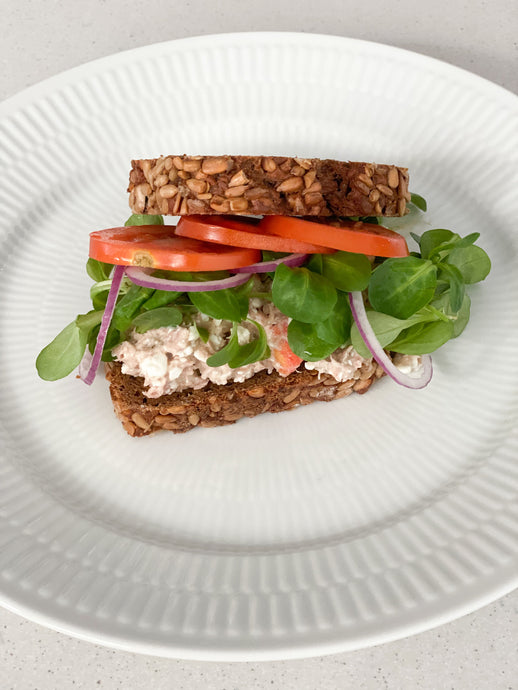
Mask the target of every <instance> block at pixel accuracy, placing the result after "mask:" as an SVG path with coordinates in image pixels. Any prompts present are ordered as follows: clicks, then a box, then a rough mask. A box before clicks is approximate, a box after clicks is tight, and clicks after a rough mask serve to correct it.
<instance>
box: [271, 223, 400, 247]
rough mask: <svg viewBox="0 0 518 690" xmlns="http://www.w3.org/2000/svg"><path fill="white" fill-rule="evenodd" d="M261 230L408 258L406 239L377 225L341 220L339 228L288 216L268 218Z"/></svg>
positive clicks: (324, 243) (334, 245)
mask: <svg viewBox="0 0 518 690" xmlns="http://www.w3.org/2000/svg"><path fill="white" fill-rule="evenodd" d="M259 231H263V232H268V233H272V234H273V235H279V236H280V237H288V238H290V239H295V240H299V241H301V242H318V243H319V244H322V245H324V246H325V247H330V248H332V249H339V250H342V251H345V252H353V253H354V254H367V255H369V256H391V257H394V256H408V247H407V243H406V240H405V238H404V237H403V236H402V235H400V234H398V233H397V232H394V231H393V230H389V229H388V228H385V227H383V226H382V225H374V224H373V223H363V222H361V221H353V220H341V221H337V223H336V226H335V225H325V224H323V223H315V222H314V221H309V220H302V219H301V218H292V217H286V216H265V217H264V218H263V219H262V220H261V222H260V223H259Z"/></svg>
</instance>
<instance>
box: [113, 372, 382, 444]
mask: <svg viewBox="0 0 518 690" xmlns="http://www.w3.org/2000/svg"><path fill="white" fill-rule="evenodd" d="M382 376H383V370H382V369H381V367H379V365H377V364H376V362H374V361H367V362H365V363H364V364H363V365H362V367H360V368H359V369H358V370H357V371H356V372H355V374H354V377H353V378H351V379H349V380H347V381H345V382H338V381H337V380H336V379H335V378H333V377H332V376H330V375H329V374H323V375H322V374H321V375H320V376H319V374H318V372H316V371H309V370H308V369H305V368H304V367H300V369H298V370H297V371H295V372H293V373H292V374H290V375H289V376H286V377H282V376H280V375H279V374H278V373H277V372H272V373H271V374H268V373H267V372H266V371H261V372H259V373H258V374H255V375H254V376H252V377H251V378H250V379H247V380H246V381H243V382H241V383H228V384H226V385H224V386H218V385H216V384H213V383H209V384H207V386H206V387H205V388H202V389H200V390H188V391H183V392H181V393H170V394H169V395H163V396H161V397H159V398H148V397H146V394H145V390H144V387H143V379H142V378H137V377H134V376H128V375H127V374H123V373H122V370H121V364H120V363H119V362H112V363H110V364H108V365H107V366H106V378H107V379H108V381H109V382H110V394H111V397H112V402H113V407H114V410H115V414H116V415H117V417H118V418H119V419H120V420H121V422H122V426H123V427H124V429H125V430H126V431H127V433H128V434H129V435H130V436H146V435H148V434H151V433H153V432H155V431H159V430H168V431H173V432H174V433H183V432H185V431H189V430H190V429H193V428H194V427H197V426H201V427H215V426H224V425H227V424H233V423H234V422H236V421H237V420H238V419H241V418H242V417H255V416H256V415H258V414H262V413H263V412H284V411H286V410H291V409H293V408H294V407H298V406H299V405H308V404H310V403H313V402H317V401H330V400H337V399H338V398H345V397H346V396H348V395H351V394H352V393H353V392H354V393H360V394H363V393H366V392H367V390H369V388H370V387H371V385H372V384H373V383H374V381H376V380H377V379H379V378H381V377H382Z"/></svg>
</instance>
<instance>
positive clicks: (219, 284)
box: [126, 266, 250, 292]
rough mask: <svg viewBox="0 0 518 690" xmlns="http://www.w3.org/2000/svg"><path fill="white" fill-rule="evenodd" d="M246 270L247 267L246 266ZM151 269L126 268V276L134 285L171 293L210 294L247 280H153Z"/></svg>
mask: <svg viewBox="0 0 518 690" xmlns="http://www.w3.org/2000/svg"><path fill="white" fill-rule="evenodd" d="M247 269H248V266H247ZM150 270H152V269H149V268H147V269H145V268H138V267H137V266H126V276H127V277H128V278H129V279H130V280H131V282H132V283H135V285H140V286H141V287H147V288H152V289H154V290H169V291H171V292H211V291H213V290H223V289H224V288H233V287H238V285H243V284H244V283H246V281H247V280H248V279H249V277H250V276H249V275H235V276H230V278H222V279H221V280H206V281H204V282H197V281H196V282H195V281H189V280H169V279H168V278H155V277H153V276H150V275H149V273H148V271H150Z"/></svg>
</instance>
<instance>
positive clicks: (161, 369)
mask: <svg viewBox="0 0 518 690" xmlns="http://www.w3.org/2000/svg"><path fill="white" fill-rule="evenodd" d="M253 321H256V322H257V323H259V324H260V325H261V326H262V327H263V328H264V331H265V333H266V338H267V341H268V346H269V350H270V356H269V357H268V358H267V359H263V360H261V361H258V362H253V363H252V364H247V365H245V366H240V367H237V368H231V367H230V366H229V365H228V364H223V365H221V366H210V365H209V364H207V359H209V357H210V356H211V355H214V354H215V353H216V352H218V351H219V350H221V348H222V347H224V346H225V344H226V342H227V340H228V338H229V335H230V333H231V329H232V323H231V322H230V321H226V320H220V319H213V318H210V317H208V316H206V315H204V314H202V313H197V314H194V315H193V317H192V322H191V323H189V324H185V325H180V326H177V327H175V328H157V329H152V330H149V331H147V332H145V333H137V332H136V331H135V330H133V331H132V332H131V333H130V335H129V337H128V339H127V340H126V341H124V342H123V343H121V344H120V345H117V347H115V348H114V349H113V351H112V354H113V357H114V358H115V359H116V360H117V361H119V362H121V364H122V373H123V374H128V375H130V376H138V377H142V378H143V379H144V385H145V387H146V388H147V390H146V395H147V396H148V397H150V398H158V397H160V396H162V395H167V394H168V393H176V392H181V391H184V390H188V389H192V390H197V389H200V388H203V387H204V386H206V385H207V384H208V383H209V382H212V383H215V384H217V385H225V384H226V383H230V382H232V381H235V382H237V383H238V382H242V381H245V380H246V379H249V378H251V377H252V376H254V375H255V374H257V373H258V372H260V371H267V372H268V373H269V374H271V373H272V372H273V371H276V372H278V373H279V374H280V375H281V376H288V375H289V374H291V373H292V372H293V371H295V370H296V369H297V368H298V367H299V366H301V364H302V363H303V360H302V359H301V358H300V357H297V355H295V354H294V353H293V352H292V351H291V349H290V348H289V345H288V340H287V329H288V324H289V321H290V319H289V318H288V317H287V316H285V315H284V314H283V313H282V312H281V311H279V309H277V307H275V306H274V305H273V304H271V303H270V302H263V301H262V300H258V299H253V300H251V302H250V312H249V320H248V321H244V322H242V323H241V324H240V325H238V326H237V337H238V341H239V345H246V344H247V343H249V342H250V341H251V340H252V339H253V338H255V337H256V333H255V332H254V331H255V330H256V327H255V326H254V324H253V323H252V322H253ZM201 332H205V334H206V338H205V339H206V342H205V340H204V339H203V338H202V337H201V336H200V333H201ZM207 334H208V337H207ZM366 361H368V360H366V359H365V358H364V357H361V356H360V355H359V354H358V353H357V352H356V351H355V350H354V348H353V347H352V346H351V345H348V346H344V347H340V348H338V349H337V350H336V351H335V352H333V353H332V354H331V355H330V356H329V357H327V358H326V359H322V360H320V361H316V362H304V366H305V367H306V369H310V370H314V371H317V372H319V374H330V375H331V376H333V377H334V378H335V379H336V380H337V381H340V382H342V381H347V380H348V379H350V378H352V377H353V375H354V372H355V371H356V370H357V369H359V368H360V367H361V366H362V365H363V364H364V363H365V362H366ZM419 363H420V358H419V357H406V358H405V359H404V360H402V365H403V366H404V368H405V370H406V371H407V372H409V373H414V372H416V371H418V369H419Z"/></svg>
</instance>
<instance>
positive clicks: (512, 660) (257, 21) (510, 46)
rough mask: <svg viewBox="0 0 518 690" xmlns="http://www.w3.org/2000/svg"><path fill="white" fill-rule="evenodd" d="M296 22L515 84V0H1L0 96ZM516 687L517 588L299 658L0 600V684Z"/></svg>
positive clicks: (225, 689)
mask: <svg viewBox="0 0 518 690" xmlns="http://www.w3.org/2000/svg"><path fill="white" fill-rule="evenodd" d="M271 30H275V31H305V32H313V33H328V34H337V35H341V36H351V37H355V38H363V39H368V40H373V41H379V42H382V43H389V44H392V45H396V46H399V47H401V48H407V49H410V50H415V51H417V52H421V53H425V54H427V55H432V56H433V57H436V58H440V59H442V60H446V61H447V62H450V63H452V64H455V65H458V66H459V67H463V68H465V69H468V70H470V71H472V72H475V73H476V74H479V75H481V76H483V77H486V78H487V79H491V80H492V81H494V82H496V83H498V84H501V85H502V86H504V87H505V88H507V89H509V90H511V91H514V92H515V93H518V4H517V2H516V0H487V1H484V0H471V2H470V1H469V0H431V1H427V2H424V1H423V2H420V0H388V1H387V0H380V1H379V2H377V1H376V0H356V1H353V0H318V2H314V1H312V2H309V1H308V0H261V1H260V2H259V1H256V2H250V0H146V1H145V2H143V1H140V2H129V1H128V0H0V36H1V39H0V100H3V99H4V98H8V97H9V96H11V95H13V94H14V93H16V92H18V91H20V90H22V89H24V88H25V87H27V86H30V85H31V84H34V83H36V82H38V81H40V80H42V79H45V78H46V77H50V76H52V75H54V74H56V73H58V72H60V71H62V70H65V69H69V68H70V67H74V66H76V65H79V64H81V63H83V62H86V61H88V60H92V59H94V58H98V57H103V56H104V55H109V54H111V53H115V52H118V51H121V50H126V49H128V48H133V47H136V46H141V45H146V44H149V43H154V42H156V41H164V40H168V39H172V38H182V37H185V36H193V35H197V34H209V33H221V32H228V31H271ZM98 687H100V688H104V690H112V689H115V688H124V689H125V690H134V689H135V690H138V689H140V688H145V689H146V690H148V689H149V690H155V689H156V690H159V689H162V688H171V689H172V688H174V690H197V689H198V688H199V689H201V688H203V689H204V690H206V689H208V690H212V689H214V690H241V689H246V690H249V689H250V690H251V689H255V688H261V689H264V688H280V689H282V690H290V689H292V688H294V689H295V688H296V689H297V690H317V689H319V690H320V689H321V688H323V689H324V690H331V689H335V688H336V689H337V690H343V689H347V688H351V689H352V690H360V689H364V688H367V689H373V690H377V689H378V688H381V689H383V688H385V689H386V688H388V689H390V690H392V689H394V690H414V689H415V690H421V689H423V690H424V689H426V690H443V689H444V690H449V689H450V688H452V689H453V690H464V688H470V689H474V690H483V689H484V690H485V689H486V688H487V689H488V690H516V689H518V591H515V592H514V593H513V594H510V595H508V596H507V597H505V598H504V599H501V600H500V601H498V602H496V603H494V604H492V605H490V606H486V607H485V608H484V609H482V610H480V611H477V612H475V613H473V614H471V615H469V616H465V617H464V618H462V619H460V620H458V621H455V622H453V623H450V624H448V625H445V626H443V627H441V628H438V629H436V630H431V631H429V632H425V633H422V634H420V635H417V636H415V637H411V638H407V639H404V640H400V641H398V642H393V643H390V644H386V645H382V646H380V647H374V648H372V649H367V650H361V651H358V652H351V653H347V654H337V655H333V656H328V657H321V658H315V659H306V660H301V661H289V662H271V663H266V662H264V663H257V662H256V663H240V664H230V663H207V662H205V663H204V662H192V661H171V660H166V659H156V658H153V657H145V656H139V655H136V654H131V653H127V652H118V651H112V650H109V649H105V648H103V647H100V646H96V645H93V644H90V643H87V642H82V641H79V640H74V639H72V638H70V637H68V636H66V635H62V634H60V633H57V632H54V631H50V630H47V629H45V628H42V627H41V626H39V625H36V624H34V623H31V622H29V621H26V620H24V619H22V618H20V617H19V616H16V615H14V614H12V613H10V612H8V611H5V610H4V609H0V688H1V690H11V689H12V690H29V689H30V690H33V689H35V690H55V689H56V690H58V689H59V690H62V689H65V688H98Z"/></svg>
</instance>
